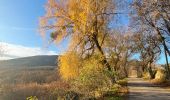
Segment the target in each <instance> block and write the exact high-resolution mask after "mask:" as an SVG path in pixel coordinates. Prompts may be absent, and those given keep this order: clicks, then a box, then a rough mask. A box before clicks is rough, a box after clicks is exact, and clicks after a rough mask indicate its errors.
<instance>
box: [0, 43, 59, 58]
mask: <svg viewBox="0 0 170 100" xmlns="http://www.w3.org/2000/svg"><path fill="white" fill-rule="evenodd" d="M0 45H1V46H2V48H3V49H4V51H5V52H4V54H3V56H2V57H0V59H1V60H2V59H13V58H20V57H28V56H36V55H57V53H56V52H55V51H48V50H45V49H42V48H40V47H26V46H23V45H17V44H10V43H5V42H0Z"/></svg>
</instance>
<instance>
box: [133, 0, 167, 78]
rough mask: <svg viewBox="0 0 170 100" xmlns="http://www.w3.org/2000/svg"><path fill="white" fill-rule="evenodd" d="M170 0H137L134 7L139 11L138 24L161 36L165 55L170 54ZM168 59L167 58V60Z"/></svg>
mask: <svg viewBox="0 0 170 100" xmlns="http://www.w3.org/2000/svg"><path fill="white" fill-rule="evenodd" d="M169 5H170V2H169V0H135V1H134V5H133V7H134V8H135V11H134V12H137V15H136V18H137V20H138V21H136V22H138V23H137V24H138V25H141V27H142V28H145V30H147V31H148V30H149V31H153V33H156V34H155V35H156V36H157V37H159V40H160V42H161V43H162V46H163V48H164V49H165V57H166V59H167V54H166V53H168V55H169V56H170V50H169V48H168V46H167V44H168V42H169V37H170V23H169V22H170V13H169V9H170V6H169ZM167 61H168V60H166V62H167ZM166 69H167V75H168V76H169V75H170V69H169V65H168V62H167V66H166Z"/></svg>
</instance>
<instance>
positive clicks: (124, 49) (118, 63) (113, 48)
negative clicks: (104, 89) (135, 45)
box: [105, 30, 133, 78]
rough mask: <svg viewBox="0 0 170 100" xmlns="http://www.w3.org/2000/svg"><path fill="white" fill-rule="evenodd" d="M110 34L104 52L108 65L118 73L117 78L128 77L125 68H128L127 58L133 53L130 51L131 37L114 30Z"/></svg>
mask: <svg viewBox="0 0 170 100" xmlns="http://www.w3.org/2000/svg"><path fill="white" fill-rule="evenodd" d="M112 32H113V33H112V34H111V35H110V36H109V38H108V39H107V43H106V46H105V50H107V53H108V58H109V60H110V63H111V65H112V66H113V69H114V71H115V72H117V73H118V77H119V78H121V77H122V78H124V77H128V68H127V67H129V66H128V63H129V58H130V57H131V56H132V53H133V52H132V50H131V38H130V37H131V35H130V34H127V33H121V32H120V31H115V30H114V31H112ZM113 41H114V42H113ZM122 73H123V74H122Z"/></svg>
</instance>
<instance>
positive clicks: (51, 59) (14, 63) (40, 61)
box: [0, 55, 58, 67]
mask: <svg viewBox="0 0 170 100" xmlns="http://www.w3.org/2000/svg"><path fill="white" fill-rule="evenodd" d="M57 58H58V56H57V55H50V56H49V55H42V56H32V57H24V58H17V59H11V60H4V61H0V67H34V66H57Z"/></svg>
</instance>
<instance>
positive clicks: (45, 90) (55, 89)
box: [1, 82, 69, 100]
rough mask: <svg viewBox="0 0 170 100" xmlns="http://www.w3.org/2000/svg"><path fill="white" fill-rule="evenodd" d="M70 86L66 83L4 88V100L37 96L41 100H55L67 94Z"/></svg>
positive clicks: (17, 99)
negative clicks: (66, 91)
mask: <svg viewBox="0 0 170 100" xmlns="http://www.w3.org/2000/svg"><path fill="white" fill-rule="evenodd" d="M68 88H69V86H68V85H67V84H66V83H64V82H52V83H50V84H37V83H29V84H18V85H11V86H10V85H7V86H4V87H3V90H4V92H3V96H2V97H1V99H2V100H25V99H26V98H27V97H30V96H36V97H37V98H38V99H39V100H55V99H57V97H58V95H60V96H62V94H63V95H64V94H65V90H67V89H68Z"/></svg>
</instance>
